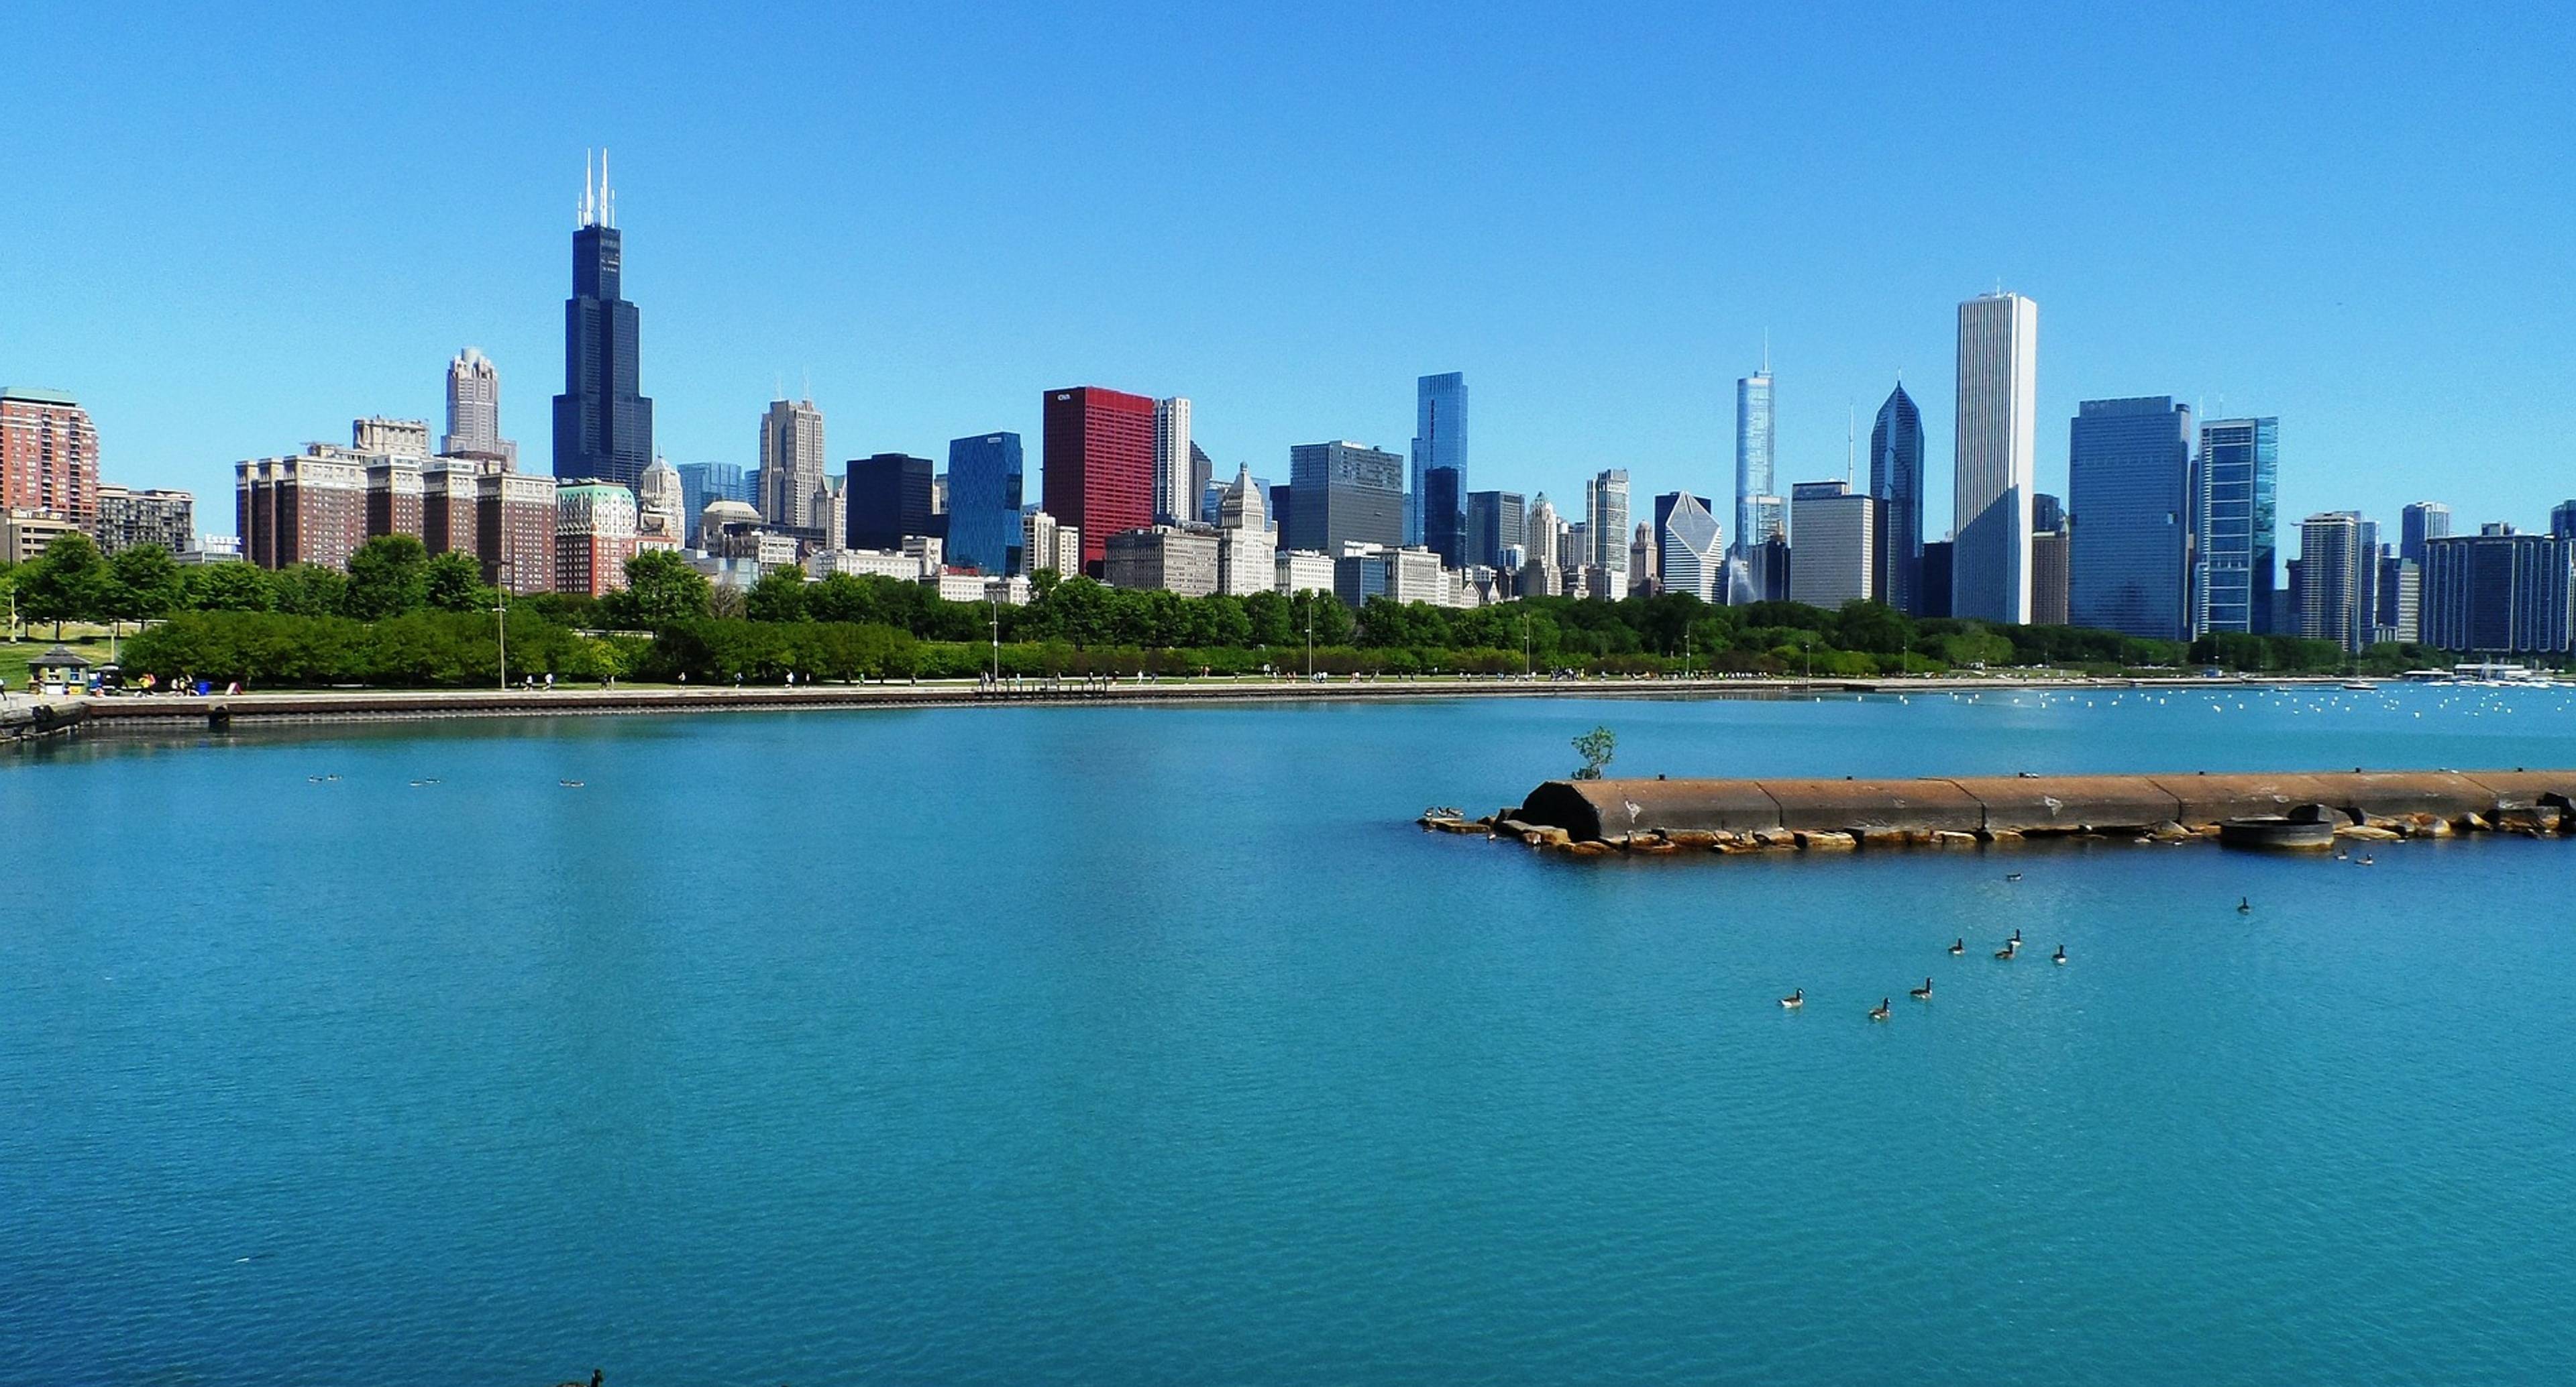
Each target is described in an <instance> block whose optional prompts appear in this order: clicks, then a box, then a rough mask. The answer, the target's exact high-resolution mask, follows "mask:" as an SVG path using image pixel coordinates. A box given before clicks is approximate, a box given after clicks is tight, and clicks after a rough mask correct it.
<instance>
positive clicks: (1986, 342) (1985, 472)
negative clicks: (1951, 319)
mask: <svg viewBox="0 0 2576 1387" xmlns="http://www.w3.org/2000/svg"><path fill="white" fill-rule="evenodd" d="M1958 401H1959V402H1958V420H1957V429H1958V432H1957V443H1958V464H1957V468H1958V470H1957V474H1956V480H1955V483H1954V484H1955V486H1956V491H1955V492H1954V497H1955V499H1954V500H1953V502H1952V505H1951V515H1952V517H1953V523H1954V524H1956V525H1957V527H1958V537H1957V538H1956V539H1955V540H1954V541H1953V542H1952V548H1951V553H1950V580H1951V586H1952V589H1953V591H1952V596H1951V604H1950V610H1951V614H1952V615H1954V616H1962V617H1979V618H1983V619H1985V620H1988V621H2014V622H2018V621H2028V620H2029V619H2030V576H2031V575H2030V533H2031V531H2030V495H2031V492H2032V490H2033V485H2032V483H2033V480H2034V478H2035V477H2036V475H2037V465H2038V461H2037V460H2038V455H2039V305H2038V304H2037V303H2036V302H2033V301H2032V300H2030V299H2026V298H2024V297H2022V296H2021V295H2019V294H2005V293H1995V294H1980V295H1978V296H1977V297H1975V298H1973V299H1970V300H1968V301H1967V302H1965V303H1962V304H1960V305H1959V397H1958ZM2079 522H2080V517H2079Z"/></svg>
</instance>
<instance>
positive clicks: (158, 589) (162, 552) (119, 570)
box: [108, 544, 188, 621]
mask: <svg viewBox="0 0 2576 1387" xmlns="http://www.w3.org/2000/svg"><path fill="white" fill-rule="evenodd" d="M108 571H109V573H110V575H111V576H112V577H113V578H114V579H115V583H116V609H115V614H116V615H117V616H118V617H120V618H122V619H124V620H127V621H155V620H158V619H160V618H162V617H165V616H168V615H169V614H170V613H172V612H175V611H177V610H179V608H181V607H183V606H185V605H187V601H188V589H187V584H186V583H185V582H183V581H182V580H181V579H180V577H179V561H178V560H177V559H174V558H172V557H170V551H169V550H167V549H164V548H162V547H161V546H160V545H157V544H138V545H135V546H134V547H133V548H131V549H127V550H125V551H123V552H122V553H119V554H118V555H117V556H116V557H115V558H113V559H110V560H109V561H108Z"/></svg>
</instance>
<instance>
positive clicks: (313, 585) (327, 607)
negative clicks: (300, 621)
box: [269, 563, 349, 616]
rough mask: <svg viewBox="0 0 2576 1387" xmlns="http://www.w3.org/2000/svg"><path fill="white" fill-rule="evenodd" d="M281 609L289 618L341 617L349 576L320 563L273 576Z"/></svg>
mask: <svg viewBox="0 0 2576 1387" xmlns="http://www.w3.org/2000/svg"><path fill="white" fill-rule="evenodd" d="M269 585H270V587H271V589H272V590H273V591H274V592H275V593H276V594H277V610H278V611H279V612H280V613H282V614H284V615H287V616H338V615H339V614H340V603H341V599H342V598H343V597H344V596H345V595H346V594H347V592H348V590H349V575H347V574H345V573H342V572H339V571H338V570H336V569H329V568H324V567H321V566H320V565H318V564H309V563H299V564H295V565H293V566H291V567H287V568H281V569H279V570H277V572H276V573H275V574H273V575H271V576H270V578H269Z"/></svg>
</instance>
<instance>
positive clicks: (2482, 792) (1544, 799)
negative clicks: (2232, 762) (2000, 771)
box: [1420, 769, 2576, 856]
mask: <svg viewBox="0 0 2576 1387" xmlns="http://www.w3.org/2000/svg"><path fill="white" fill-rule="evenodd" d="M2302 820H2304V821H2308V822H2317V821H2323V822H2325V823H2328V824H2331V825H2332V826H2333V833H2332V835H2331V837H2332V838H2344V839H2361V840H2365V841H2393V840H2396V839H2401V838H2425V837H2432V838H2438V837H2447V836H2449V835H2451V834H2454V833H2478V832H2509V833H2520V834H2524V835H2528V836H2533V837H2538V836H2542V835H2551V834H2555V835H2564V834H2576V770H2539V771H2534V770H2521V769H2517V770H2510V771H2360V770H2355V771H2350V772H2343V771H2317V772H2252V773H2220V774H2211V773H2206V772H2202V773H2184V774H2178V775H2014V776H1961V777H1952V778H1930V779H1920V780H1875V779H1873V780H1863V779H1857V778H1846V779H1841V780H1812V779H1762V780H1663V779H1656V780H1551V781H1548V782H1547V783H1545V784H1543V785H1541V786H1539V787H1538V788H1537V789H1535V790H1532V791H1530V793H1529V798H1528V799H1526V800H1524V801H1523V802H1522V803H1521V805H1520V807H1518V808H1516V809H1504V810H1500V811H1497V812H1496V813H1494V814H1492V815H1489V816H1487V817H1485V818H1482V819H1468V818H1466V817H1465V816H1464V815H1462V814H1454V813H1447V812H1441V811H1434V812H1432V813H1428V814H1425V815H1424V816H1423V817H1422V819H1421V820H1420V822H1421V823H1422V825H1423V826H1424V827H1425V828H1428V829H1439V830H1445V831H1448V832H1454V833H1483V834H1486V835H1488V836H1490V837H1495V838H1503V837H1511V838H1517V839H1519V840H1520V841H1521V842H1523V843H1526V844H1528V845H1530V846H1531V847H1533V848H1540V849H1549V850H1555V851H1562V852H1567V853H1572V854H1575V855H1578V856H1607V855H1612V854H1618V853H1677V852H1682V851H1685V850H1693V849H1696V850H1702V851H1714V852H1718V853H1747V852H1797V851H1805V852H1820V851H1821V852H1833V851H1847V850H1853V849H1861V848H1879V847H1896V846H1907V847H1952V848H1955V847H1973V846H1977V845H1980V844H1997V843H2005V844H2008V843H2015V842H2020V841H2023V840H2026V839H2032V838H2048V837H2094V838H2107V839H2114V840H2120V841H2144V842H2188V841H2195V840H2201V839H2207V840H2213V841H2214V840H2217V839H2219V838H2220V837H2221V836H2222V832H2223V829H2222V826H2224V825H2236V826H2240V827H2241V826H2244V825H2249V824H2251V825H2259V824H2270V823H2289V822H2296V821H2302ZM2326 841H2331V839H2328V840H2326Z"/></svg>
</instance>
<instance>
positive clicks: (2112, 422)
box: [2032, 395, 2192, 640]
mask: <svg viewBox="0 0 2576 1387" xmlns="http://www.w3.org/2000/svg"><path fill="white" fill-rule="evenodd" d="M2191 444H2192V436H2191V407H2190V406H2189V405H2179V404H2175V403H2174V401H2173V397H2172V396H2169V395H2157V396H2152V397H2146V398H2140V399H2128V400H2086V401H2084V402H2083V403H2082V404H2081V405H2079V406H2077V407H2076V414H2075V420H2074V422H2073V423H2072V424H2071V425H2069V426H2068V428H2067V439H2066V472H2067V482H2068V487H2067V498H2066V499H2067V505H2068V508H2069V509H2070V510H2071V511H2073V513H2074V516H2075V523H2074V531H2073V533H2072V535H2071V536H2070V540H2069V548H2068V552H2067V574H2066V578H2067V592H2066V609H2067V610H2066V615H2067V620H2068V621H2070V622H2072V623H2073V624H2075V625H2077V626H2089V627H2092V628H2094V629H2096V630H2102V631H2117V632H2119V633H2120V634H2122V635H2125V636H2141V637H2144V638H2146V639H2149V640H2188V639H2190V637H2191V521H2192V497H2191ZM2032 523H2033V527H2034V528H2046V527H2045V526H2041V525H2039V524H2038V522H2037V521H2033V522H2032Z"/></svg>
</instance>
